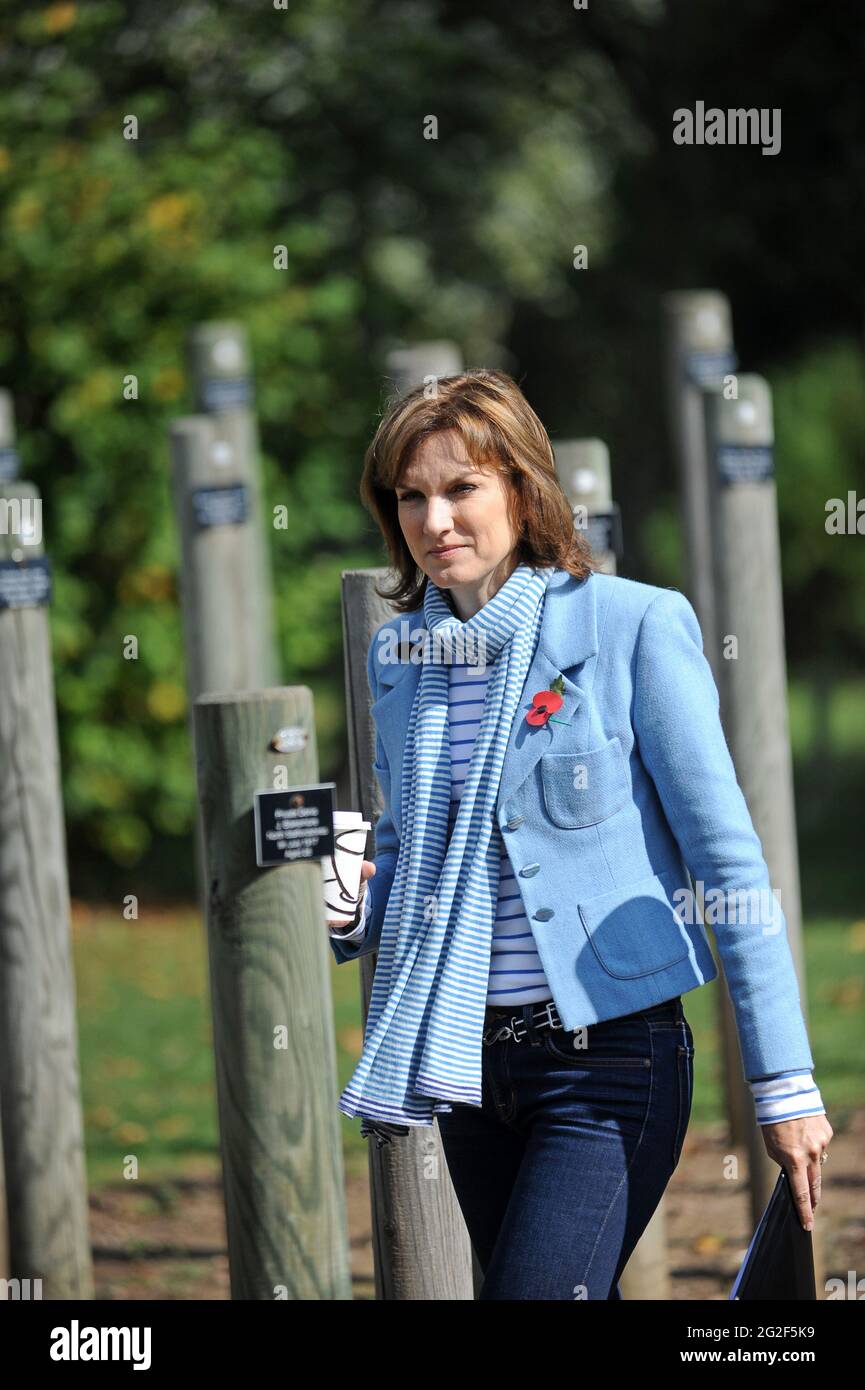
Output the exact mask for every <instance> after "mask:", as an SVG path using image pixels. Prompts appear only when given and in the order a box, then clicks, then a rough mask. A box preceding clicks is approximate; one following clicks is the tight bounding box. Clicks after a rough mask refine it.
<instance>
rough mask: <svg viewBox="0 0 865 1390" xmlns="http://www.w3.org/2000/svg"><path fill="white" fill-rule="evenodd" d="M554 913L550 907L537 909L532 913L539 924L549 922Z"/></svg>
mask: <svg viewBox="0 0 865 1390" xmlns="http://www.w3.org/2000/svg"><path fill="white" fill-rule="evenodd" d="M555 915H556V914H555V912H554V910H553V908H551V907H539V908H538V910H537V912H534V913H532V916H533V917H536V918H537V920H538V921H539V922H549V920H550V918H551V917H555Z"/></svg>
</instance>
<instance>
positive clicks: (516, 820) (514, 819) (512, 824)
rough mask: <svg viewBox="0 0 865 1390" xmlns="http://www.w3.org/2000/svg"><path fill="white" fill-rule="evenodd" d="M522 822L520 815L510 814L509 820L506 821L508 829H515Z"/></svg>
mask: <svg viewBox="0 0 865 1390" xmlns="http://www.w3.org/2000/svg"><path fill="white" fill-rule="evenodd" d="M522 823H523V817H522V816H511V818H510V820H509V821H508V830H516V828H517V826H518V825H522Z"/></svg>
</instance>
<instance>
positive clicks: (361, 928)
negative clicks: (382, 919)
mask: <svg viewBox="0 0 865 1390" xmlns="http://www.w3.org/2000/svg"><path fill="white" fill-rule="evenodd" d="M371 911H372V903H371V901H370V895H369V889H367V891H366V892H365V893H364V895H363V914H362V916H361V919H360V922H359V923H358V925H357V926H356V927H353V928H352V930H351V931H339V929H338V928H336V927H331V928H330V930H329V935H330V936H332V937H333V939H334V940H335V941H362V940H363V938H364V937H365V936H366V928H367V923H368V921H369V914H370V912H371Z"/></svg>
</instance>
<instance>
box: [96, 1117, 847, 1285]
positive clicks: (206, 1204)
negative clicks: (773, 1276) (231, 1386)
mask: <svg viewBox="0 0 865 1390" xmlns="http://www.w3.org/2000/svg"><path fill="white" fill-rule="evenodd" d="M722 1140H723V1134H722V1133H721V1134H719V1133H718V1132H716V1131H713V1129H711V1128H703V1129H699V1130H697V1129H694V1128H693V1127H692V1128H691V1129H690V1130H689V1132H688V1137H687V1140H686V1143H685V1149H684V1152H683V1155H682V1159H681V1162H680V1164H679V1167H678V1169H677V1171H676V1173H675V1174H674V1176H673V1179H672V1182H671V1183H670V1186H669V1187H668V1189H667V1200H666V1207H667V1235H668V1241H669V1249H670V1266H671V1280H672V1296H673V1298H674V1299H726V1298H727V1296H728V1294H729V1290H730V1286H731V1284H732V1281H733V1278H734V1277H735V1274H736V1271H737V1269H738V1268H739V1264H740V1262H741V1260H742V1257H743V1256H744V1253H745V1250H746V1248H747V1245H748V1241H749V1239H750V1236H751V1229H750V1220H749V1216H748V1204H747V1196H746V1193H745V1191H744V1187H743V1183H742V1181H741V1180H738V1181H732V1180H729V1179H725V1178H724V1177H723V1173H724V1162H725V1158H726V1155H727V1152H728V1150H727V1148H726V1146H725V1145H724V1143H723V1142H722ZM863 1141H865V1110H862V1111H857V1112H856V1113H854V1115H853V1116H852V1117H851V1120H850V1124H849V1125H848V1126H847V1127H846V1129H845V1130H844V1132H843V1133H842V1132H836V1135H835V1138H834V1139H833V1141H832V1152H831V1157H830V1159H829V1163H827V1165H826V1169H825V1170H824V1172H825V1176H824V1183H825V1195H824V1198H823V1201H822V1202H821V1204H820V1207H819V1209H818V1213H817V1220H818V1222H819V1223H821V1224H822V1226H823V1230H824V1241H825V1250H826V1261H827V1270H826V1273H827V1277H831V1276H839V1277H840V1278H842V1279H843V1280H844V1281H845V1283H846V1280H847V1273H848V1271H849V1270H858V1271H860V1273H861V1271H863V1270H865V1168H863V1163H862V1157H861V1155H862V1147H863ZM830 1165H831V1169H830ZM744 1167H745V1165H744V1159H743V1158H742V1157H741V1155H740V1170H741V1171H742V1172H744ZM346 1190H347V1197H348V1217H349V1239H350V1243H351V1266H352V1287H353V1292H354V1297H355V1298H357V1299H368V1298H373V1297H374V1296H375V1288H374V1283H373V1264H372V1245H371V1239H370V1212H369V1198H368V1186H367V1181H366V1177H365V1176H364V1177H358V1178H354V1177H350V1178H349V1179H348V1181H347V1184H346ZM90 1223H91V1237H92V1241H93V1250H94V1278H95V1287H96V1297H97V1298H98V1299H121V1300H122V1299H130V1298H142V1299H151V1298H152V1299H210V1298H217V1299H218V1298H228V1297H229V1296H230V1290H229V1278H228V1255H227V1250H226V1237H225V1221H224V1215H223V1207H222V1190H221V1185H220V1183H219V1181H218V1180H217V1179H215V1178H213V1177H210V1176H207V1175H205V1174H202V1175H201V1176H196V1175H192V1176H189V1177H184V1178H180V1179H177V1180H176V1181H170V1182H164V1183H162V1184H159V1185H156V1186H148V1185H147V1184H146V1183H143V1182H139V1183H136V1184H134V1186H133V1185H132V1184H130V1183H121V1184H115V1185H112V1186H110V1187H103V1188H101V1189H99V1191H97V1192H94V1193H93V1194H92V1195H91V1199H90Z"/></svg>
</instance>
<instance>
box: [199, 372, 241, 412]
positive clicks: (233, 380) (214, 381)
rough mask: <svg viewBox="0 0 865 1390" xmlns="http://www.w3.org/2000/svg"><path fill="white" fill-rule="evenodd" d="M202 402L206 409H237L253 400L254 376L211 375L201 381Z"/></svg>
mask: <svg viewBox="0 0 865 1390" xmlns="http://www.w3.org/2000/svg"><path fill="white" fill-rule="evenodd" d="M200 395H201V404H202V405H203V407H204V409H205V410H212V411H220V410H237V409H239V408H240V407H242V406H247V405H249V404H250V402H251V401H252V378H251V377H248V376H211V377H206V378H205V379H204V381H202V382H201V387H200Z"/></svg>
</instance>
